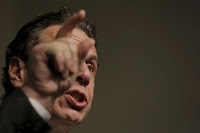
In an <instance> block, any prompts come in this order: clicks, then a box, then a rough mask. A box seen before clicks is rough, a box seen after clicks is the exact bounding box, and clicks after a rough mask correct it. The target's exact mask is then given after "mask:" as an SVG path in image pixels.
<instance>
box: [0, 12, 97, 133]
mask: <svg viewBox="0 0 200 133" xmlns="http://www.w3.org/2000/svg"><path fill="white" fill-rule="evenodd" d="M73 14H74V13H73V12H72V11H71V10H70V9H69V8H63V9H61V10H59V11H56V12H49V13H47V14H44V15H41V16H38V17H37V18H36V19H34V20H32V21H31V22H29V23H28V24H26V25H25V26H24V27H22V29H21V30H20V31H19V32H18V34H17V36H16V38H15V39H14V40H13V41H12V42H11V44H10V45H9V46H8V49H7V52H6V67H5V68H4V77H3V85H4V87H5V90H6V95H7V96H5V100H4V101H3V106H2V107H1V110H0V116H2V118H1V119H0V130H1V131H2V130H3V131H5V132H16V131H18V132H46V131H48V129H49V128H48V126H47V125H46V126H43V125H45V122H43V120H46V121H48V120H49V115H48V111H47V112H45V109H48V110H49V112H50V113H51V120H50V125H52V127H53V130H52V132H54V131H55V132H68V131H69V129H71V128H72V127H73V126H75V125H77V124H78V123H80V122H81V121H82V120H83V118H84V117H85V116H86V114H87V113H88V111H89V110H90V107H91V103H92V99H93V91H94V80H95V75H96V71H97V64H98V59H97V53H96V48H95V44H94V40H93V39H95V29H94V26H93V25H91V24H90V23H89V22H88V20H86V19H84V17H85V12H84V11H80V12H79V13H77V14H75V15H73ZM83 19H84V20H83ZM82 20H83V21H82ZM91 38H93V39H91ZM20 89H22V92H19V91H18V90H20ZM16 92H17V93H16ZM19 93H20V94H19ZM21 93H24V94H25V96H23V94H21ZM63 93H64V95H63ZM61 94H62V96H60V95H61ZM19 96H23V97H24V99H21V100H25V101H26V102H25V105H28V107H25V108H24V109H27V110H28V111H23V112H24V113H25V116H23V114H22V113H21V112H20V113H17V114H19V116H18V117H17V118H16V119H15V118H12V117H15V115H11V116H10V117H9V120H8V121H5V119H6V118H3V117H7V116H3V115H4V114H7V115H9V114H11V113H12V111H11V113H9V112H8V113H5V110H6V109H7V110H9V109H10V108H13V109H16V108H17V107H13V106H14V105H12V103H9V101H12V100H13V99H14V102H16V101H17V103H18V104H20V102H22V104H23V103H24V102H23V101H20V100H18V99H19V98H16V97H19ZM58 96H60V97H58ZM57 97H58V98H57ZM10 99H11V100H10ZM16 99H17V100H16ZM53 102H54V104H53V106H51V103H53ZM6 105H10V106H9V108H6V107H7V106H6ZM30 105H31V106H30ZM38 105H39V106H40V107H39V109H38ZM41 105H42V107H45V108H42V107H41ZM21 106H22V105H20V107H21ZM31 107H32V108H31ZM5 108H6V109H5ZM22 108H23V107H22ZM33 108H34V109H33ZM2 110H3V111H2ZM9 111H10V110H9ZM17 112H18V111H17ZM41 112H42V113H41ZM38 114H39V116H37V115H38ZM20 115H21V116H20ZM31 115H33V116H34V117H31ZM21 117H25V119H23V120H19V119H21ZM29 117H30V118H29ZM35 117H36V118H37V119H35ZM41 117H42V119H41ZM10 119H11V120H10ZM12 119H14V120H12ZM17 120H19V121H20V122H18V121H17ZM12 121H14V123H13V122H12ZM26 121H29V122H28V123H27V122H26ZM37 122H40V123H41V124H40V125H38V124H37ZM9 126H12V127H9Z"/></svg>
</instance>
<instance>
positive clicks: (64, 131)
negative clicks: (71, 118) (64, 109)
mask: <svg viewBox="0 0 200 133" xmlns="http://www.w3.org/2000/svg"><path fill="white" fill-rule="evenodd" d="M49 124H50V125H51V127H52V130H51V132H50V133H69V131H70V129H71V128H72V127H73V126H72V125H69V124H67V123H65V122H63V121H62V120H58V119H56V118H55V117H52V118H51V119H50V121H49Z"/></svg>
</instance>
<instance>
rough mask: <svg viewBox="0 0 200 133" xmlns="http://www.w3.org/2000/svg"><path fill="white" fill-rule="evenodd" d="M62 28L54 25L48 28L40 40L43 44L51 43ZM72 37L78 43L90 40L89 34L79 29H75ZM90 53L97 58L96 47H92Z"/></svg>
mask: <svg viewBox="0 0 200 133" xmlns="http://www.w3.org/2000/svg"><path fill="white" fill-rule="evenodd" d="M60 28H61V25H52V26H49V27H47V28H46V29H45V30H44V31H43V32H42V33H41V35H40V40H41V41H42V42H43V41H51V40H53V39H55V37H56V35H57V33H58V31H59V30H60ZM70 37H72V38H73V39H74V40H76V41H78V42H80V41H82V40H85V39H88V38H89V37H88V36H87V34H86V33H85V32H84V31H82V30H81V29H79V28H75V29H73V30H72V32H71V34H70ZM89 53H90V54H94V55H96V56H97V51H96V48H95V46H92V47H91V49H90V51H89Z"/></svg>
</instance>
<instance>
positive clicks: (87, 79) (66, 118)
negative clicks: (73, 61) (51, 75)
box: [44, 26, 98, 133]
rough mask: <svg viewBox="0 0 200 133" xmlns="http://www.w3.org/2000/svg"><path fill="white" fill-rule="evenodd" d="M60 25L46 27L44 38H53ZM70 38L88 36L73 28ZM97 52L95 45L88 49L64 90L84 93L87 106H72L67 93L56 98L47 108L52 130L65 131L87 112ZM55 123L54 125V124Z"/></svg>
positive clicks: (77, 38)
mask: <svg viewBox="0 0 200 133" xmlns="http://www.w3.org/2000/svg"><path fill="white" fill-rule="evenodd" d="M59 28H60V26H51V27H49V28H47V29H46V30H45V31H44V32H45V33H46V39H48V40H51V39H52V38H53V36H52V34H53V33H54V32H56V31H57V30H58V29H59ZM71 38H73V39H74V40H76V41H77V42H80V41H81V40H85V39H87V38H88V36H87V35H86V34H85V33H84V32H83V31H82V30H80V29H77V28H75V29H74V30H73V31H72V34H71ZM97 64H98V63H97V52H96V48H95V45H92V46H91V48H90V49H89V51H88V54H87V56H86V58H85V61H84V62H83V64H82V67H81V70H80V72H79V74H78V75H77V79H76V80H75V81H74V82H73V84H72V86H71V87H70V88H69V89H68V90H67V91H66V93H67V92H68V91H74V90H76V91H79V92H81V93H83V94H85V96H86V98H87V102H88V103H87V106H86V107H84V108H83V109H81V110H78V109H75V108H72V107H71V106H70V105H69V104H68V102H67V95H66V94H64V95H62V96H60V97H59V98H57V99H56V100H55V102H54V104H53V106H51V108H49V111H50V112H51V114H52V119H51V121H50V124H51V125H54V127H55V128H54V129H53V131H52V132H57V133H58V131H60V132H63V131H65V132H67V131H69V130H70V129H71V128H72V127H73V126H75V125H77V124H79V123H80V122H81V121H82V120H83V119H84V118H85V117H86V115H87V113H88V112H89V110H90V108H91V105H92V100H93V95H94V86H95V84H94V81H95V75H96V71H97ZM55 125H56V126H55Z"/></svg>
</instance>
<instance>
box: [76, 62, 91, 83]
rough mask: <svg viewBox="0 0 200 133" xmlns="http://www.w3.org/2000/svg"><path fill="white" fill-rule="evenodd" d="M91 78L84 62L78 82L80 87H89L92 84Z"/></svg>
mask: <svg viewBox="0 0 200 133" xmlns="http://www.w3.org/2000/svg"><path fill="white" fill-rule="evenodd" d="M90 76H91V74H90V71H89V69H88V67H87V64H86V63H85V62H84V63H83V64H82V66H81V68H80V72H79V73H78V76H77V79H76V81H78V82H79V84H80V85H83V86H87V85H88V84H89V83H90Z"/></svg>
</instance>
